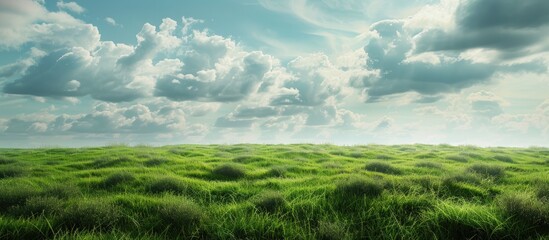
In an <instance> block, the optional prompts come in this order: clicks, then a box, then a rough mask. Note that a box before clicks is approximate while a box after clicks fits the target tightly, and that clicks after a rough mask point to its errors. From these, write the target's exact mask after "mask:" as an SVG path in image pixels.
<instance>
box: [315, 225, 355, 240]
mask: <svg viewBox="0 0 549 240" xmlns="http://www.w3.org/2000/svg"><path fill="white" fill-rule="evenodd" d="M347 238H348V235H347V228H346V227H345V225H343V224H342V223H338V222H327V221H320V222H319V223H318V231H317V239H320V240H339V239H347Z"/></svg>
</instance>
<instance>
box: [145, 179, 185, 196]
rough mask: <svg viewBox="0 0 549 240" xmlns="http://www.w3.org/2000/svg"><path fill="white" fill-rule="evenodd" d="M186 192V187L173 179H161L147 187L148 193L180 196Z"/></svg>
mask: <svg viewBox="0 0 549 240" xmlns="http://www.w3.org/2000/svg"><path fill="white" fill-rule="evenodd" d="M186 190H187V186H186V185H185V184H184V183H183V182H181V181H179V180H177V179H175V178H161V179H157V180H155V181H153V182H151V183H150V184H149V185H148V186H147V191H148V192H150V193H164V192H169V193H176V194H181V193H184V192H185V191H186Z"/></svg>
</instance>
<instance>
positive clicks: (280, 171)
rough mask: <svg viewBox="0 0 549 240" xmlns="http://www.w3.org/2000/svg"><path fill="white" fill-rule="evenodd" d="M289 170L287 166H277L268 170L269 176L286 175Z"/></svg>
mask: <svg viewBox="0 0 549 240" xmlns="http://www.w3.org/2000/svg"><path fill="white" fill-rule="evenodd" d="M287 172H288V169H287V168H286V167H283V166H275V167H272V168H271V169H269V171H268V172H267V176H270V177H279V178H281V177H285V176H286V174H287Z"/></svg>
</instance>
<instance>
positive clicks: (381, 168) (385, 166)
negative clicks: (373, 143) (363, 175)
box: [365, 162, 402, 175]
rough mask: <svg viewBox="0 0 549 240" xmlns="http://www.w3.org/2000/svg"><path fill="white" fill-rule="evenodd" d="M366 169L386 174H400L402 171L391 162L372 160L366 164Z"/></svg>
mask: <svg viewBox="0 0 549 240" xmlns="http://www.w3.org/2000/svg"><path fill="white" fill-rule="evenodd" d="M365 169H366V170H368V171H372V172H380V173H385V174H393V175H399V174H402V171H401V170H400V169H398V168H396V167H393V166H391V165H390V164H389V163H384V162H371V163H368V164H366V167H365Z"/></svg>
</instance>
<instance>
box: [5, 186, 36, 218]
mask: <svg viewBox="0 0 549 240" xmlns="http://www.w3.org/2000/svg"><path fill="white" fill-rule="evenodd" d="M0 189H2V190H1V191H0V211H6V210H8V208H10V207H12V206H15V205H22V204H24V203H25V202H26V201H27V199H29V198H31V197H35V196H38V195H39V194H40V189H39V188H37V187H35V186H33V185H30V184H26V183H21V182H0Z"/></svg>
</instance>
